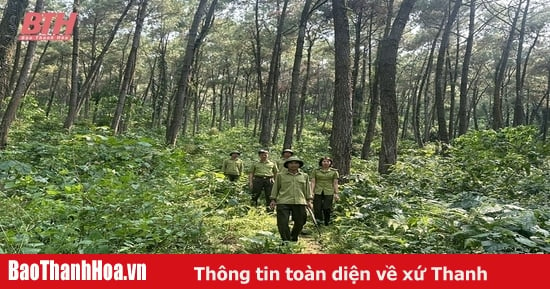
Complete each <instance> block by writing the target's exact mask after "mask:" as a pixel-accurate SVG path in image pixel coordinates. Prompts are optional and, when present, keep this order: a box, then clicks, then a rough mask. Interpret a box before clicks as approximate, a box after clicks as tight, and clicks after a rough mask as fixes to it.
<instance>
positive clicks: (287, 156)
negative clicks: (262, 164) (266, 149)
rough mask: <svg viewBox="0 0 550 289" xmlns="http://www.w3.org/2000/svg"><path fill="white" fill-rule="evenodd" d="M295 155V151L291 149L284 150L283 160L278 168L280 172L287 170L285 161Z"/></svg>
mask: <svg viewBox="0 0 550 289" xmlns="http://www.w3.org/2000/svg"><path fill="white" fill-rule="evenodd" d="M293 155H294V151H293V150H291V149H284V150H283V151H282V152H281V158H280V159H279V160H278V161H277V167H278V168H279V171H282V170H285V169H286V168H285V166H284V164H285V161H286V160H287V159H288V158H289V157H291V156H293Z"/></svg>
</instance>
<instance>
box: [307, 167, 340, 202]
mask: <svg viewBox="0 0 550 289" xmlns="http://www.w3.org/2000/svg"><path fill="white" fill-rule="evenodd" d="M311 178H312V179H315V192H314V193H315V194H321V193H322V192H325V195H332V194H334V187H333V183H334V180H337V179H338V178H339V174H338V170H337V169H334V168H329V169H328V170H323V169H320V168H319V169H315V170H314V171H313V173H312V174H311Z"/></svg>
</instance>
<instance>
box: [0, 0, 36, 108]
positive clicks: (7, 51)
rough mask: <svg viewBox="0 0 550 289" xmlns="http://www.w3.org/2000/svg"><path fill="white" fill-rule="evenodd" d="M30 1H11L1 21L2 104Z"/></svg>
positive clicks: (0, 65) (0, 87)
mask: <svg viewBox="0 0 550 289" xmlns="http://www.w3.org/2000/svg"><path fill="white" fill-rule="evenodd" d="M28 5H29V1H28V0H9V1H8V3H7V4H6V6H5V9H4V14H3V15H2V21H0V103H1V102H2V100H3V99H4V98H5V97H6V95H7V94H9V89H8V87H9V79H10V77H9V75H10V74H9V73H10V71H11V69H10V64H11V62H12V61H13V55H12V49H13V45H14V44H15V38H16V36H17V30H18V29H19V23H21V20H22V19H23V14H24V13H25V9H27V6H28Z"/></svg>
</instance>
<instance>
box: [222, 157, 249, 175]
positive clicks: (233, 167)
mask: <svg viewBox="0 0 550 289" xmlns="http://www.w3.org/2000/svg"><path fill="white" fill-rule="evenodd" d="M240 156H241V152H239V151H232V152H230V153H229V157H230V158H228V159H225V160H224V161H223V164H222V172H223V174H224V175H225V176H226V177H227V179H228V180H230V181H232V182H236V181H238V180H239V178H240V177H241V175H242V173H243V168H244V165H243V161H242V160H241V159H240Z"/></svg>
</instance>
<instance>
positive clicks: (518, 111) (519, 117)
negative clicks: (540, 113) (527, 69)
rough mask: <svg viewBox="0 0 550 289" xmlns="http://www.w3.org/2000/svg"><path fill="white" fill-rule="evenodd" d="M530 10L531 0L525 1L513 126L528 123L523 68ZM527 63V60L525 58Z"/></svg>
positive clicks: (518, 55) (520, 33)
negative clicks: (524, 104)
mask: <svg viewBox="0 0 550 289" xmlns="http://www.w3.org/2000/svg"><path fill="white" fill-rule="evenodd" d="M528 11H529V0H527V2H526V3H525V8H524V9H523V19H522V20H521V28H520V31H519V40H518V52H517V55H516V101H515V103H514V119H513V122H512V124H513V126H519V125H524V124H525V123H526V119H525V111H524V110H523V83H524V82H523V80H524V78H523V76H522V73H523V70H522V58H523V43H524V39H525V25H526V22H527V13H528ZM525 62H526V63H527V60H525Z"/></svg>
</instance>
